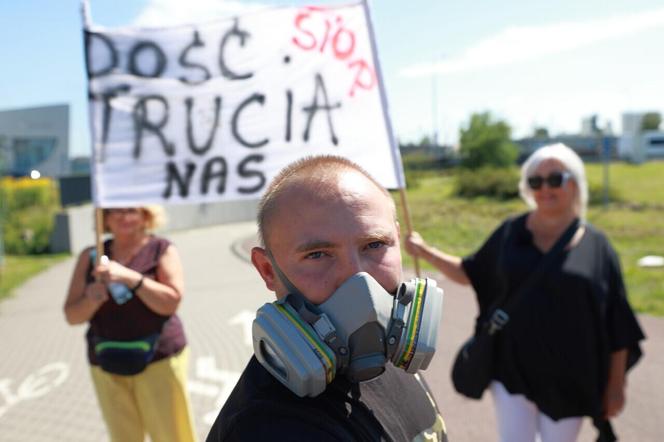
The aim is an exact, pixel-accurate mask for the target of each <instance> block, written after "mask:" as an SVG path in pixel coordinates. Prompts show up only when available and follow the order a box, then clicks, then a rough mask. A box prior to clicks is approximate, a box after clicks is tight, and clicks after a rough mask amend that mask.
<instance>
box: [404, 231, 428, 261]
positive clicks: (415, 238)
mask: <svg viewBox="0 0 664 442" xmlns="http://www.w3.org/2000/svg"><path fill="white" fill-rule="evenodd" d="M404 245H405V247H406V251H407V252H408V253H409V254H411V255H413V256H415V257H421V256H422V252H423V249H424V247H425V246H426V243H425V242H424V239H423V238H422V236H421V235H420V234H419V233H417V232H411V233H410V235H408V236H407V237H406V241H405V243H404Z"/></svg>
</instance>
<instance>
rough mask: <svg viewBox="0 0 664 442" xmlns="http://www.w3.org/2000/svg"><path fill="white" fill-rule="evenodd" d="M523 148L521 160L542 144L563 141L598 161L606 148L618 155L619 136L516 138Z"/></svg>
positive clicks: (582, 154)
mask: <svg viewBox="0 0 664 442" xmlns="http://www.w3.org/2000/svg"><path fill="white" fill-rule="evenodd" d="M514 142H515V143H516V144H518V145H519V147H520V148H521V152H520V155H519V158H520V160H522V161H523V160H525V158H526V157H528V156H529V155H530V154H531V153H533V152H535V151H536V150H537V149H539V148H540V147H542V146H546V145H548V144H555V143H563V144H565V145H567V146H569V147H570V148H571V149H572V150H574V151H575V152H576V153H577V154H579V156H580V157H581V158H583V159H584V160H586V161H597V160H600V159H602V158H603V155H604V149H608V151H609V155H610V157H611V158H615V157H616V155H617V154H616V152H617V146H618V137H616V136H614V135H606V136H604V135H602V134H601V132H598V133H597V134H596V135H556V136H554V137H527V138H522V139H520V140H514Z"/></svg>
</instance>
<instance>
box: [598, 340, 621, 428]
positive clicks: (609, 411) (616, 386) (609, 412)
mask: <svg viewBox="0 0 664 442" xmlns="http://www.w3.org/2000/svg"><path fill="white" fill-rule="evenodd" d="M626 366H627V349H624V348H623V349H622V350H618V351H615V352H613V353H611V356H610V359H609V380H608V382H607V384H606V390H604V397H603V398H602V410H603V412H604V418H605V419H610V418H612V417H616V416H617V415H618V413H620V411H621V410H622V409H623V407H624V406H625V384H626V381H625V368H626Z"/></svg>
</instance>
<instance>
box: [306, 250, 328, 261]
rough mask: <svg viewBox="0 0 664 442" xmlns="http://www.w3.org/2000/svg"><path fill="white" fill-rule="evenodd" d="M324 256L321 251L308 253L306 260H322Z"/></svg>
mask: <svg viewBox="0 0 664 442" xmlns="http://www.w3.org/2000/svg"><path fill="white" fill-rule="evenodd" d="M323 255H324V253H323V252H321V251H317V252H311V253H307V255H306V256H305V259H320V258H322V257H323Z"/></svg>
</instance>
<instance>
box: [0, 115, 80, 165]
mask: <svg viewBox="0 0 664 442" xmlns="http://www.w3.org/2000/svg"><path fill="white" fill-rule="evenodd" d="M0 167H1V168H2V170H1V171H2V173H3V174H5V175H12V176H28V175H30V172H31V171H32V170H37V171H39V173H40V174H41V175H42V176H49V177H55V178H57V177H61V176H66V175H68V174H69V172H70V161H69V105H67V104H57V105H52V106H41V107H33V108H25V109H15V110H4V111H0Z"/></svg>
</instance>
